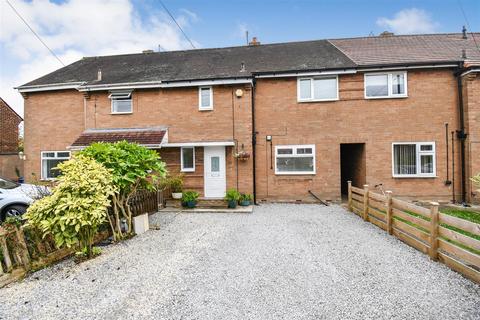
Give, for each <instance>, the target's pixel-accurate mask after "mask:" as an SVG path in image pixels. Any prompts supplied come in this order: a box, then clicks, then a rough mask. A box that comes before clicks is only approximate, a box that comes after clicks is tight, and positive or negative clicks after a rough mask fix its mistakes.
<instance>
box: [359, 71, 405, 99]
mask: <svg viewBox="0 0 480 320" xmlns="http://www.w3.org/2000/svg"><path fill="white" fill-rule="evenodd" d="M396 74H403V81H404V84H405V93H402V94H393V93H392V92H393V90H392V77H393V75H396ZM381 75H387V77H388V80H387V87H388V94H387V95H386V96H376V97H370V96H367V78H368V76H381ZM363 94H364V97H365V99H396V98H408V75H407V71H390V72H367V73H365V74H364V75H363Z"/></svg>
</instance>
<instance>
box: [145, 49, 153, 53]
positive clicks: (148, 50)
mask: <svg viewBox="0 0 480 320" xmlns="http://www.w3.org/2000/svg"><path fill="white" fill-rule="evenodd" d="M154 52H155V51H153V50H151V49H147V50H143V51H142V53H154Z"/></svg>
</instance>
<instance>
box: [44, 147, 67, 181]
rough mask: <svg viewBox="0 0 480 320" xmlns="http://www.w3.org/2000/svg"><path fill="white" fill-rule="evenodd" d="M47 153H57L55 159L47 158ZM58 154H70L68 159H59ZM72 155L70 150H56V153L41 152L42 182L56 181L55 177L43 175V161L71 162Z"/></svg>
mask: <svg viewBox="0 0 480 320" xmlns="http://www.w3.org/2000/svg"><path fill="white" fill-rule="evenodd" d="M47 153H55V155H54V156H53V157H48V156H45V155H44V154H47ZM58 153H68V157H59V156H58ZM71 157H72V153H71V152H70V151H68V150H56V151H50V150H48V151H40V179H41V180H55V177H46V176H45V174H44V173H43V160H64V161H67V160H70V158H71Z"/></svg>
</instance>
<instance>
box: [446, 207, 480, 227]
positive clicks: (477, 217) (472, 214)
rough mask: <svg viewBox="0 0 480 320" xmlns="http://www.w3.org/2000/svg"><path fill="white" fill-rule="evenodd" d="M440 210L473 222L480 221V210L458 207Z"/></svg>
mask: <svg viewBox="0 0 480 320" xmlns="http://www.w3.org/2000/svg"><path fill="white" fill-rule="evenodd" d="M440 212H441V213H445V214H448V215H450V216H454V217H457V218H461V219H465V220H468V221H471V222H475V223H480V212H478V211H473V210H464V209H457V208H442V209H441V210H440Z"/></svg>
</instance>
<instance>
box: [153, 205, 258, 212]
mask: <svg viewBox="0 0 480 320" xmlns="http://www.w3.org/2000/svg"><path fill="white" fill-rule="evenodd" d="M158 212H176V213H253V205H250V206H245V207H242V206H237V207H236V208H235V209H229V208H193V209H190V208H182V207H181V208H178V207H166V208H163V209H160V210H158Z"/></svg>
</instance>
